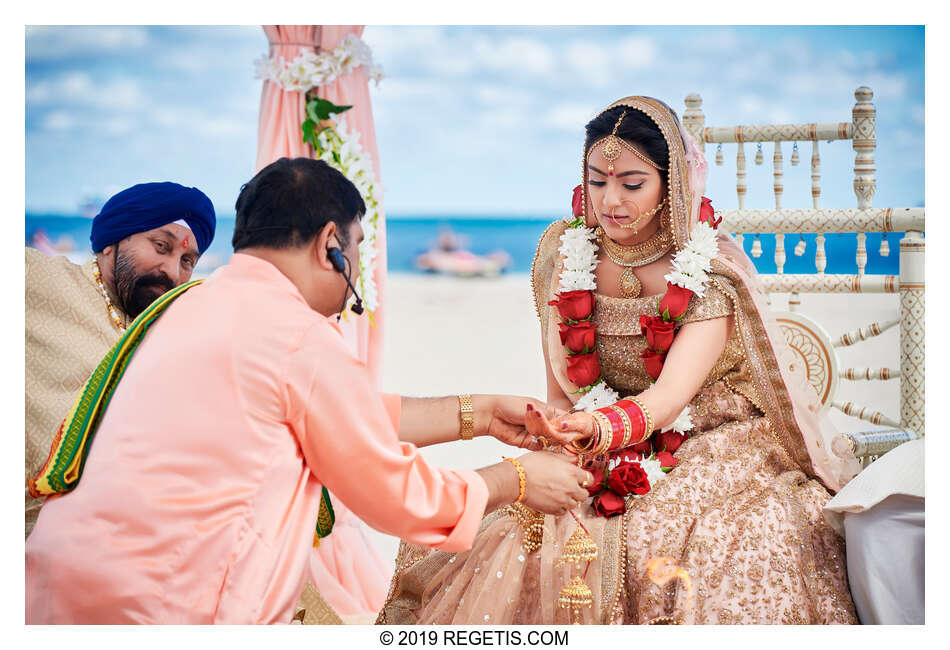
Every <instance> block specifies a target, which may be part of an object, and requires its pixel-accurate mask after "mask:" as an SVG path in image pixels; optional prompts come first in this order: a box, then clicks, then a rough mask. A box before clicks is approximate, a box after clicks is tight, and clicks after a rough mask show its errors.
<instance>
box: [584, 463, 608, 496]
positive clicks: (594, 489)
mask: <svg viewBox="0 0 950 650" xmlns="http://www.w3.org/2000/svg"><path fill="white" fill-rule="evenodd" d="M588 471H590V473H591V475H592V476H593V477H594V482H593V483H591V484H590V485H588V486H587V494H588V495H590V496H592V497H595V496H597V495H598V494H600V493H601V492H603V491H604V490H605V489H606V488H607V475H606V474H604V470H602V469H600V468H599V467H594V468H592V469H590V470H588Z"/></svg>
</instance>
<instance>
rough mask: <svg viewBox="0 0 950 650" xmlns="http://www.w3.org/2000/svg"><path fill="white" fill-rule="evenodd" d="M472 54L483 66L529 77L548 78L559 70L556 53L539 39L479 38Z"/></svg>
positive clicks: (522, 37) (521, 37) (524, 37)
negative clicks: (524, 74) (556, 66)
mask: <svg viewBox="0 0 950 650" xmlns="http://www.w3.org/2000/svg"><path fill="white" fill-rule="evenodd" d="M471 54H473V55H474V56H475V57H476V60H477V63H478V64H480V65H481V66H484V67H487V68H492V69H501V70H510V71H512V72H518V73H526V74H529V75H544V76H546V75H549V74H551V73H553V72H554V67H555V66H554V64H555V57H554V51H553V50H552V49H551V48H550V47H548V46H547V44H545V43H544V42H543V41H542V40H541V39H539V38H530V37H526V36H516V37H508V38H504V39H501V40H495V39H489V38H479V39H478V40H476V41H475V43H474V47H473V48H472V52H471Z"/></svg>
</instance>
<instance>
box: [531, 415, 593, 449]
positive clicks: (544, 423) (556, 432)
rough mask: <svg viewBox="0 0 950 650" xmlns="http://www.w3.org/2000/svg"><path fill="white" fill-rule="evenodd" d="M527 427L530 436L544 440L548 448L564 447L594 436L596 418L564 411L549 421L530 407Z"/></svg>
mask: <svg viewBox="0 0 950 650" xmlns="http://www.w3.org/2000/svg"><path fill="white" fill-rule="evenodd" d="M525 427H526V428H527V430H528V433H529V434H531V435H532V436H534V437H535V438H537V439H539V440H544V441H545V443H546V445H547V446H562V447H563V446H566V445H567V444H569V443H571V442H573V441H575V440H584V439H585V438H590V437H591V436H592V435H594V418H593V417H592V416H591V415H590V413H585V412H584V411H578V412H576V413H564V412H563V411H562V412H561V413H560V414H559V415H558V416H556V417H555V418H553V420H549V419H548V418H547V417H546V416H545V414H544V413H542V412H540V411H538V410H532V409H531V408H530V406H529V408H528V413H527V415H526V416H525Z"/></svg>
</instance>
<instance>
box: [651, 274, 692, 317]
mask: <svg viewBox="0 0 950 650" xmlns="http://www.w3.org/2000/svg"><path fill="white" fill-rule="evenodd" d="M692 295H693V292H692V291H690V290H689V289H685V288H683V287H681V286H679V285H678V284H673V283H672V282H667V283H666V294H665V295H664V296H663V299H662V300H660V307H659V309H658V311H659V312H660V316H662V317H663V320H679V319H680V318H681V317H682V316H683V314H684V313H685V312H686V308H687V307H688V306H689V299H690V297H692Z"/></svg>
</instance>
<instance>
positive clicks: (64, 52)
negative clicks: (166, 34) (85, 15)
mask: <svg viewBox="0 0 950 650" xmlns="http://www.w3.org/2000/svg"><path fill="white" fill-rule="evenodd" d="M147 43H148V32H147V31H146V29H145V28H144V27H85V26H77V27H59V26H57V27H46V26H28V27H27V28H26V60H27V61H31V60H40V59H60V58H73V57H78V56H83V55H89V54H102V53H113V52H118V51H122V50H137V49H140V48H142V47H144V46H145V45H146V44H147Z"/></svg>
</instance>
